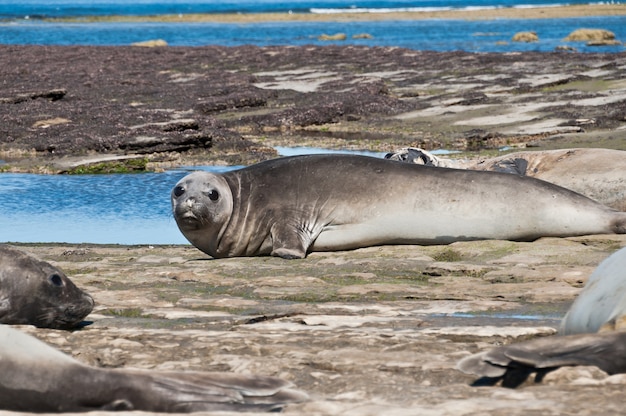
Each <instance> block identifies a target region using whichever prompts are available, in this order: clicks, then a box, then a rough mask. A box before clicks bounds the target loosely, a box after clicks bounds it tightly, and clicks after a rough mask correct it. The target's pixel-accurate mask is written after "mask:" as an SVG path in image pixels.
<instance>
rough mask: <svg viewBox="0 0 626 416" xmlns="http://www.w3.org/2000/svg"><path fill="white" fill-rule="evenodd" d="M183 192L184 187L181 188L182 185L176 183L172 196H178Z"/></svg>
mask: <svg viewBox="0 0 626 416" xmlns="http://www.w3.org/2000/svg"><path fill="white" fill-rule="evenodd" d="M184 193H185V188H183V187H182V186H180V185H178V186H176V187H175V188H174V196H175V197H177V198H178V197H179V196H181V195H182V194H184Z"/></svg>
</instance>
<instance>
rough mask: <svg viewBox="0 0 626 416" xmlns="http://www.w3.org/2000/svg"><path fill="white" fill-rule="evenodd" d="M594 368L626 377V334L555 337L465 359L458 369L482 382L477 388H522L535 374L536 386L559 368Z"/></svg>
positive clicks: (509, 346) (492, 350)
mask: <svg viewBox="0 0 626 416" xmlns="http://www.w3.org/2000/svg"><path fill="white" fill-rule="evenodd" d="M578 365H584V366H587V365H593V366H596V367H599V368H600V369H601V370H603V371H605V372H606V373H608V374H618V373H626V332H605V333H598V334H579V335H567V336H562V337H561V336H551V337H545V338H537V339H533V340H530V341H525V342H520V343H516V344H511V345H504V346H501V347H496V348H494V349H491V350H489V351H485V352H480V353H478V354H474V355H470V356H468V357H465V358H463V359H462V360H460V361H459V362H458V363H457V369H459V370H461V371H463V372H464V373H468V374H474V375H476V376H479V377H480V378H479V379H478V380H476V381H475V382H474V385H494V384H496V383H497V382H499V381H502V386H503V387H511V388H514V387H518V386H519V385H521V384H522V383H524V381H526V379H527V378H528V376H529V375H531V374H532V373H537V377H536V378H535V381H536V382H539V381H541V379H542V378H543V376H544V375H545V374H546V373H548V372H550V371H552V370H556V369H557V368H559V367H563V366H578Z"/></svg>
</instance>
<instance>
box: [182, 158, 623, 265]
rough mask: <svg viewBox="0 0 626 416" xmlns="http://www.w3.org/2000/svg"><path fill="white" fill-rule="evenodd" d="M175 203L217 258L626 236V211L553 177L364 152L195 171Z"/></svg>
mask: <svg viewBox="0 0 626 416" xmlns="http://www.w3.org/2000/svg"><path fill="white" fill-rule="evenodd" d="M171 202H172V211H173V216H174V218H175V220H176V223H177V225H178V227H179V229H180V231H181V232H182V233H183V235H184V236H185V237H186V238H187V239H188V240H189V241H190V242H191V243H192V244H193V245H194V246H196V247H197V248H198V249H200V250H202V251H204V252H205V253H207V254H209V255H211V256H213V257H216V258H220V257H235V256H255V255H268V254H270V255H274V256H280V257H283V258H303V257H305V256H306V254H307V253H308V252H311V251H333V250H346V249H355V248H359V247H368V246H373V245H382V244H447V243H451V242H454V241H460V240H478V239H506V240H519V241H531V240H535V239H537V238H539V237H544V236H555V237H565V236H575V235H585V234H606V233H625V232H626V213H624V212H618V211H615V210H612V209H610V208H607V207H605V206H603V205H601V204H598V203H597V202H594V201H592V200H590V199H588V198H586V197H584V196H582V195H580V194H577V193H575V192H572V191H570V190H567V189H564V188H561V187H559V186H556V185H553V184H550V183H547V182H544V181H540V180H537V179H533V178H528V177H520V176H516V175H510V174H505V173H497V172H479V171H472V170H459V169H442V168H434V167H430V166H423V165H415V164H409V163H402V162H395V161H389V160H384V159H381V158H374V157H368V156H358V155H341V154H334V155H307V156H292V157H284V158H277V159H272V160H268V161H265V162H261V163H258V164H255V165H252V166H249V167H246V168H242V169H239V170H235V171H230V172H226V173H222V174H215V173H209V172H203V171H198V172H193V173H191V174H189V175H187V176H185V177H184V178H182V179H181V180H180V181H179V182H178V183H177V184H176V185H175V186H174V188H173V190H172V193H171Z"/></svg>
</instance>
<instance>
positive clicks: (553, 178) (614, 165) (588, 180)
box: [386, 147, 626, 211]
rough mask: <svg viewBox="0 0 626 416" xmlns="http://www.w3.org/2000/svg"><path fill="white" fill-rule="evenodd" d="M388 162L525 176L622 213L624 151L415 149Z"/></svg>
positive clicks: (405, 150)
mask: <svg viewBox="0 0 626 416" xmlns="http://www.w3.org/2000/svg"><path fill="white" fill-rule="evenodd" d="M386 157H387V158H389V159H392V160H399V161H403V162H407V163H418V164H424V165H430V166H438V167H449V168H457V169H472V170H487V171H494V172H506V173H513V174H517V175H526V176H531V177H533V178H537V179H541V180H544V181H547V182H551V183H554V184H556V185H559V186H562V187H564V188H567V189H571V190H572V191H575V192H578V193H581V194H583V195H585V196H587V197H589V198H591V199H593V200H594V201H598V202H600V203H601V204H603V205H606V206H608V207H611V208H615V209H618V210H620V211H625V210H626V185H625V184H624V175H623V173H624V171H626V152H625V151H623V150H613V149H601V148H576V149H556V150H538V151H523V152H515V153H508V154H506V155H503V156H498V157H494V158H489V159H470V160H466V159H465V160H464V159H444V158H439V157H437V156H435V155H433V154H432V153H430V152H428V151H426V150H424V149H420V148H415V147H407V148H403V149H400V150H398V151H397V152H395V153H389V154H387V156H386Z"/></svg>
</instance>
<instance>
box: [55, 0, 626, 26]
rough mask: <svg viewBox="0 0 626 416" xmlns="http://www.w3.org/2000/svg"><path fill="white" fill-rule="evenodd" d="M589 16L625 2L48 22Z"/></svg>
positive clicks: (615, 10) (610, 12)
mask: <svg viewBox="0 0 626 416" xmlns="http://www.w3.org/2000/svg"><path fill="white" fill-rule="evenodd" d="M590 16H598V17H600V16H626V4H596V5H572V6H550V7H536V8H535V7H532V8H519V7H511V8H496V9H480V10H466V9H458V10H437V11H397V12H379V13H371V12H343V13H289V12H284V13H223V14H218V13H216V14H200V13H198V14H167V15H157V16H122V15H115V16H86V17H71V18H47V19H43V20H44V21H46V22H68V23H70V22H75V23H84V22H92V23H93V22H163V23H176V22H180V23H190V22H207V23H263V22H288V21H293V22H309V21H310V22H335V21H383V20H432V19H442V20H494V19H564V18H575V17H590Z"/></svg>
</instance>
